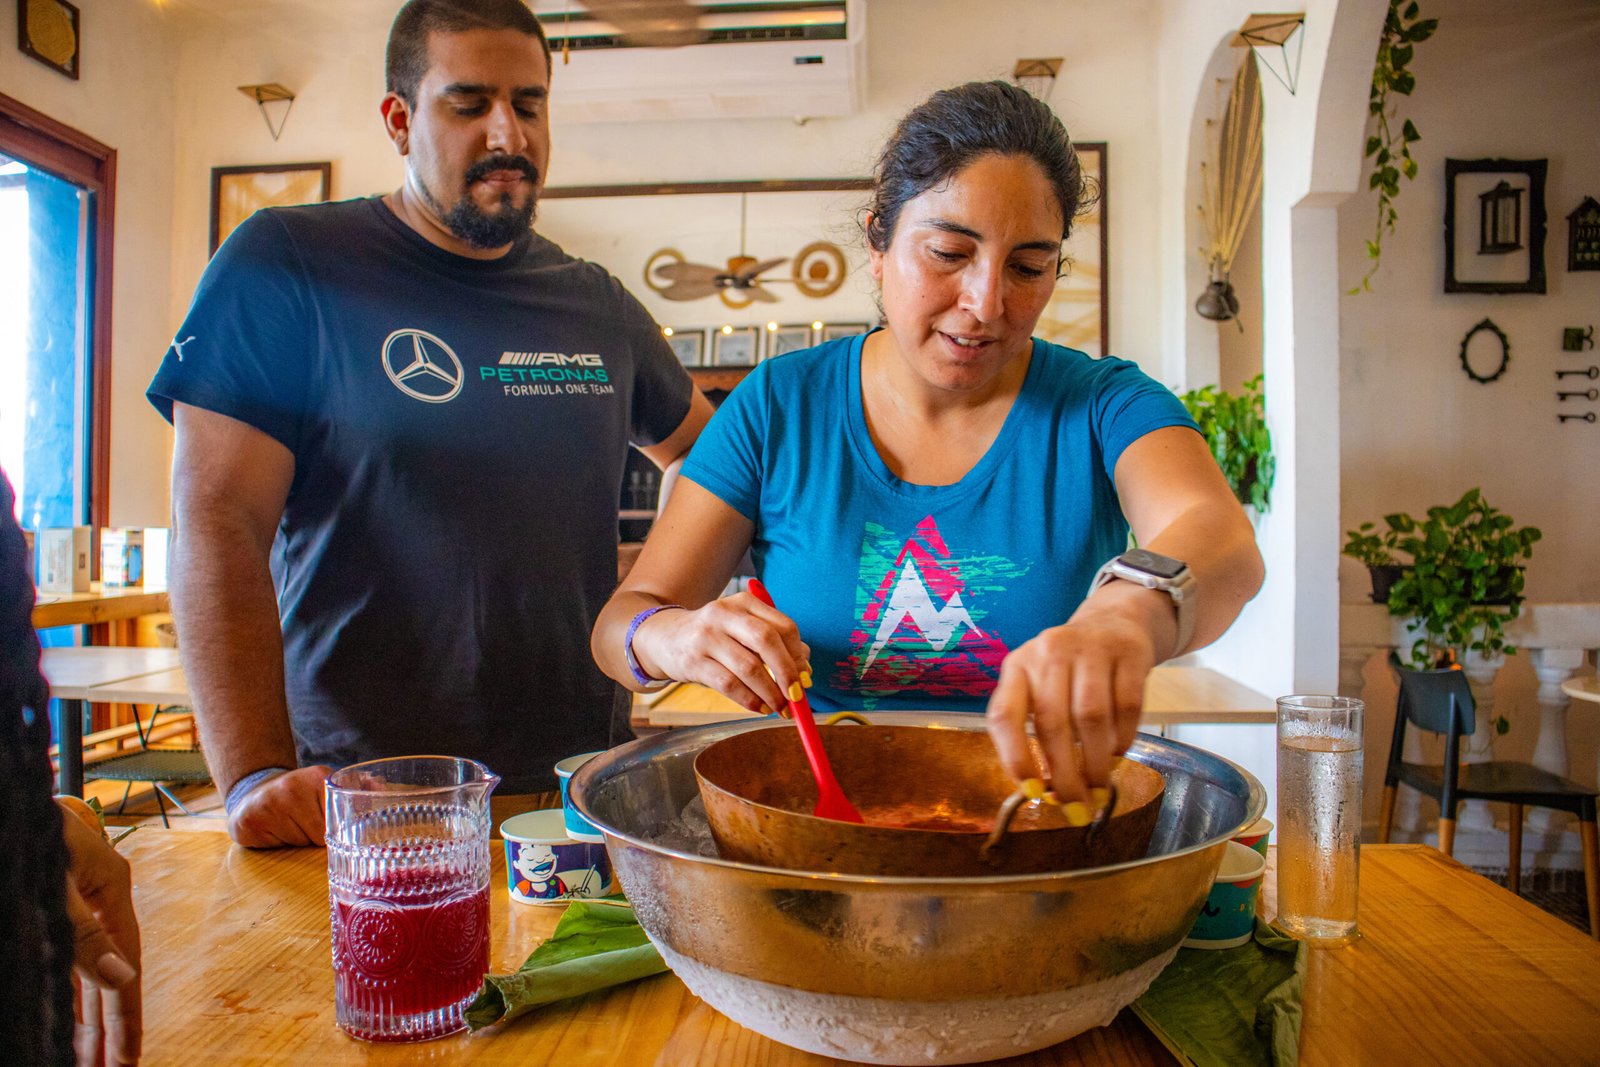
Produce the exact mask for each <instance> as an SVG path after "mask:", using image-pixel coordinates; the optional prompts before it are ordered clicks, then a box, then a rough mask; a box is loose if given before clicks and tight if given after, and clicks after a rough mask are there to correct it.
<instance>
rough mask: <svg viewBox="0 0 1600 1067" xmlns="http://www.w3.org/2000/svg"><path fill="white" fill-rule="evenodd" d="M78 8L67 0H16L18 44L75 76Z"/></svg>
mask: <svg viewBox="0 0 1600 1067" xmlns="http://www.w3.org/2000/svg"><path fill="white" fill-rule="evenodd" d="M79 43H80V42H79V38H78V9H77V8H76V7H74V6H73V5H72V4H69V3H67V0H17V47H18V48H20V49H21V50H22V54H23V55H26V56H32V57H33V58H34V59H37V60H38V61H39V62H41V63H43V64H44V65H45V66H47V67H49V68H50V69H51V70H55V71H59V72H60V73H62V74H65V75H66V76H67V77H69V78H71V79H72V80H73V81H77V80H78V48H79Z"/></svg>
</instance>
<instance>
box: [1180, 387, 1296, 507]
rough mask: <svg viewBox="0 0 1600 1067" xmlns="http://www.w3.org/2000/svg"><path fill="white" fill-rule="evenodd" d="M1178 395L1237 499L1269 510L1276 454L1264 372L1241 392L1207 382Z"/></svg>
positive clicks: (1275, 468) (1275, 470) (1275, 467)
mask: <svg viewBox="0 0 1600 1067" xmlns="http://www.w3.org/2000/svg"><path fill="white" fill-rule="evenodd" d="M1178 399H1180V400H1182V401H1183V406H1184V408H1185V409H1186V410H1187V411H1188V412H1189V417H1190V418H1192V419H1194V421H1195V422H1196V423H1198V424H1199V426H1200V432H1201V433H1203V434H1204V435H1205V438H1206V442H1207V443H1208V444H1209V445H1210V446H1211V455H1212V456H1214V457H1215V458H1216V461H1217V466H1219V467H1221V468H1222V474H1223V476H1224V477H1225V478H1227V479H1228V485H1229V486H1231V487H1232V489H1233V495H1234V496H1235V497H1237V498H1238V500H1239V503H1241V504H1248V505H1250V506H1252V507H1254V508H1255V509H1256V510H1257V511H1262V512H1264V511H1266V510H1267V507H1268V506H1269V504H1270V502H1271V499H1272V479H1273V477H1274V475H1275V474H1276V473H1277V461H1276V460H1275V459H1274V458H1273V456H1272V434H1271V433H1269V432H1268V431H1267V405H1266V399H1265V398H1264V397H1263V396H1262V395H1261V375H1259V374H1258V375H1256V376H1255V377H1254V378H1251V379H1250V380H1249V381H1248V382H1245V383H1244V389H1243V390H1242V391H1241V392H1240V393H1239V395H1237V396H1235V395H1234V394H1232V393H1229V392H1227V391H1225V390H1222V389H1218V388H1217V387H1216V386H1214V385H1207V386H1202V387H1201V388H1199V389H1191V390H1190V391H1189V392H1187V393H1184V394H1183V395H1182V396H1181V397H1179V398H1178Z"/></svg>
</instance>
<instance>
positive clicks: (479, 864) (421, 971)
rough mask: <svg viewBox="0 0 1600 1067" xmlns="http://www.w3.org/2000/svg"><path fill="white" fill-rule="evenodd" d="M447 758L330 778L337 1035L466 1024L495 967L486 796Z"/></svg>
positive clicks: (478, 781) (371, 1037)
mask: <svg viewBox="0 0 1600 1067" xmlns="http://www.w3.org/2000/svg"><path fill="white" fill-rule="evenodd" d="M499 781H500V779H499V778H498V777H496V776H495V775H494V774H493V773H491V772H490V770H489V768H487V767H485V766H484V765H483V764H481V763H478V762H476V761H474V760H469V759H456V758H454V757H450V756H402V757H399V758H396V759H382V760H372V761H370V762H367V763H357V764H353V765H351V766H349V767H346V768H344V769H343V770H340V771H336V772H335V773H334V774H333V775H331V776H330V777H329V778H328V782H327V786H326V799H327V842H328V899H329V906H330V908H331V909H332V916H333V1002H334V1018H335V1021H336V1022H337V1023H338V1024H339V1027H340V1029H342V1030H344V1031H345V1032H346V1033H347V1034H350V1035H351V1036H352V1037H358V1038H362V1039H363V1040H366V1041H426V1040H428V1039H430V1038H435V1037H443V1036H444V1035H446V1034H453V1033H455V1032H456V1031H458V1030H462V1029H465V1028H466V1021H465V1019H464V1018H463V1015H462V1013H463V1011H464V1010H465V1009H466V1006H467V1005H468V1004H469V1003H471V1001H472V998H473V996H474V995H476V994H477V992H478V989H479V987H480V986H481V984H482V982H483V976H484V974H486V973H487V972H488V970H489V823H490V818H489V794H490V792H491V791H493V789H494V787H495V785H496V784H498V783H499Z"/></svg>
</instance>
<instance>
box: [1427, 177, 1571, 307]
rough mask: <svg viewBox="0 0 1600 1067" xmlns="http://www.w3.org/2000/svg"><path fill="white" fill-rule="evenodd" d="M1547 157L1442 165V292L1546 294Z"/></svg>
mask: <svg viewBox="0 0 1600 1067" xmlns="http://www.w3.org/2000/svg"><path fill="white" fill-rule="evenodd" d="M1546 169H1547V161H1546V160H1543V159H1446V160H1445V161H1444V182H1445V189H1444V291H1445V292H1447V293H1542V292H1544V291H1545V274H1544V241H1545V210H1544V183H1545V171H1546Z"/></svg>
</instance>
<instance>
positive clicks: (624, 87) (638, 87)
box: [530, 0, 866, 122]
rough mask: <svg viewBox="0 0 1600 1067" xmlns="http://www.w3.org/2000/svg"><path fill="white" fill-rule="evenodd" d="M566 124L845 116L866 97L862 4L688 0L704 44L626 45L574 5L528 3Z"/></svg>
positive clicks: (558, 0) (555, 104)
mask: <svg viewBox="0 0 1600 1067" xmlns="http://www.w3.org/2000/svg"><path fill="white" fill-rule="evenodd" d="M530 6H531V7H532V8H533V10H534V13H535V14H536V15H538V17H539V20H540V22H541V23H543V24H544V27H545V33H546V35H547V36H548V37H549V38H550V48H551V51H552V53H553V55H552V57H551V68H552V69H551V88H550V97H551V104H550V107H551V114H552V115H553V116H555V117H556V118H558V119H559V120H561V121H565V122H653V121H659V120H663V119H706V118H776V117H784V118H814V117H825V116H836V115H851V114H854V113H856V112H857V111H859V110H860V109H861V105H862V101H863V99H864V97H865V95H866V43H865V33H866V4H865V3H864V0H812V2H806V0H753V2H752V0H745V2H743V3H724V2H716V0H696V2H694V3H693V4H692V5H680V6H682V7H688V6H692V7H693V8H694V10H695V13H696V14H697V15H698V26H699V29H700V31H701V34H702V35H703V36H705V38H706V39H705V40H704V42H703V43H700V44H691V45H685V46H683V47H678V48H654V47H634V46H631V45H630V44H628V42H627V41H626V40H625V39H624V37H623V36H622V35H621V34H620V33H619V32H618V30H617V28H616V26H614V25H612V24H610V23H607V22H605V21H603V20H601V19H600V18H598V17H597V16H596V15H595V14H594V13H593V12H592V11H591V10H590V7H589V5H588V4H586V3H584V2H583V0H532V3H531V4H530Z"/></svg>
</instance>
